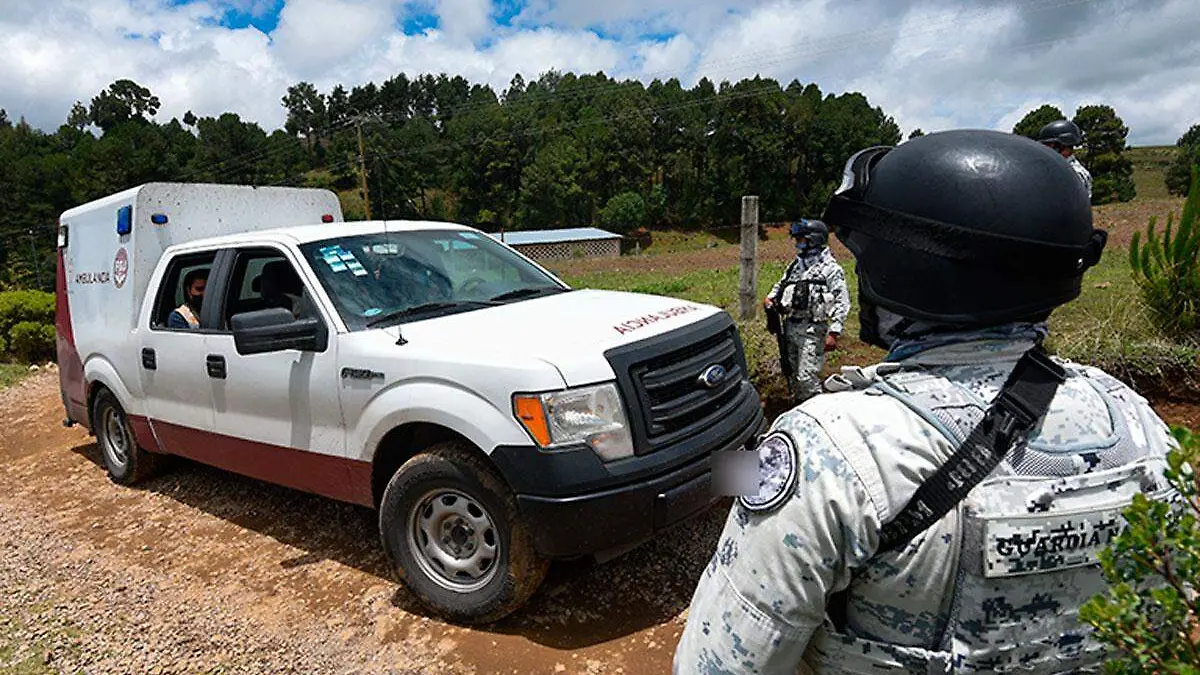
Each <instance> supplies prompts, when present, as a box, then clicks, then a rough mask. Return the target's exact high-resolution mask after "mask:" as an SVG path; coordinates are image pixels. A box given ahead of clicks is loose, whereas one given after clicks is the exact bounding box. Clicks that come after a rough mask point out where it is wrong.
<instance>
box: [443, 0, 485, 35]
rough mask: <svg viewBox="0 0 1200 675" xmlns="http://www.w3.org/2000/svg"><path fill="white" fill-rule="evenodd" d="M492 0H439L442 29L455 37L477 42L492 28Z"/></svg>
mask: <svg viewBox="0 0 1200 675" xmlns="http://www.w3.org/2000/svg"><path fill="white" fill-rule="evenodd" d="M491 9H492V3H491V0H438V6H437V14H438V18H439V19H440V20H441V29H442V31H444V32H445V33H446V35H448V36H450V37H453V38H462V39H465V40H467V41H468V42H472V43H473V42H475V41H476V40H479V39H480V38H482V37H483V36H485V35H487V33H488V29H490V28H491V25H492V23H491V17H490V16H489V14H490V13H491Z"/></svg>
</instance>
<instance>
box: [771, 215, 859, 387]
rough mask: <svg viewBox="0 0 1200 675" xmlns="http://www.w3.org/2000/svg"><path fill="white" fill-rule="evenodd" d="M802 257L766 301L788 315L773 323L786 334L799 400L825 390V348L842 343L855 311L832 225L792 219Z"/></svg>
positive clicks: (785, 350) (783, 342) (785, 362)
mask: <svg viewBox="0 0 1200 675" xmlns="http://www.w3.org/2000/svg"><path fill="white" fill-rule="evenodd" d="M790 234H791V237H792V239H793V241H795V243H796V259H795V260H793V261H792V262H791V264H789V265H788V267H787V269H786V270H784V273H783V278H781V279H780V280H779V281H778V282H776V283H775V285H774V286H773V287H772V288H771V292H770V293H768V294H767V297H766V300H764V301H763V305H764V306H765V307H766V309H767V312H768V320H769V321H770V315H771V314H772V313H774V314H776V315H778V316H779V317H781V318H782V319H783V320H782V321H780V322H778V324H779V325H778V326H776V325H775V323H774V322H771V324H772V325H771V326H770V328H771V329H772V330H773V331H774V332H777V333H778V335H779V337H780V351H781V354H780V362H781V365H782V369H783V373H784V376H785V377H787V379H788V386H789V387H790V388H791V391H792V396H793V398H795V400H796V402H797V403H800V402H803V401H805V400H807V399H809V398H811V397H813V396H815V395H817V394H819V393H821V380H820V376H821V367H822V366H823V365H824V363H825V350H827V349H829V350H832V349H836V348H837V339H838V336H839V335H840V334H841V332H842V324H843V322H845V320H846V316H847V315H848V314H849V313H850V291H849V290H848V289H847V288H846V275H845V273H844V272H842V268H841V266H840V265H838V263H837V260H835V259H834V257H833V252H831V251H830V250H829V246H828V242H829V228H827V227H826V226H825V223H823V222H821V221H819V220H800V221H798V222H795V223H792V226H791V230H790Z"/></svg>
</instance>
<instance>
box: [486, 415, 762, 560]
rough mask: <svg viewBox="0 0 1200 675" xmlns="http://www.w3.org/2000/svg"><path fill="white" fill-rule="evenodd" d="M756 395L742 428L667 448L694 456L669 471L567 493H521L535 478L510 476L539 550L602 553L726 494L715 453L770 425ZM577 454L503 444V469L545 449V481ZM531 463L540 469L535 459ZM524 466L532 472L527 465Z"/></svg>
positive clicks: (579, 457)
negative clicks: (715, 472)
mask: <svg viewBox="0 0 1200 675" xmlns="http://www.w3.org/2000/svg"><path fill="white" fill-rule="evenodd" d="M752 401H753V405H754V406H755V410H753V411H752V412H751V414H750V415H748V416H747V417H749V421H748V422H745V423H743V424H741V425H740V428H737V429H735V430H734V431H735V433H733V434H725V433H717V434H707V433H706V434H700V435H699V436H698V437H697V438H692V439H689V440H687V441H684V442H683V443H680V445H681V446H685V447H680V448H672V450H674V451H675V452H671V453H665V454H673V455H674V454H677V455H684V456H688V457H691V459H689V460H687V461H685V462H684V463H682V464H678V465H676V466H673V467H671V468H669V469H667V470H666V471H660V472H656V473H653V474H652V475H649V476H643V477H639V478H637V479H635V480H632V481H625V482H620V483H617V484H610V485H605V486H604V487H603V489H599V490H595V491H590V492H586V493H583V494H566V495H561V494H553V495H549V494H530V493H528V492H522V490H521V487H520V483H522V482H528V481H526V480H516V481H513V480H511V479H510V484H513V483H516V484H515V485H514V489H516V490H517V503H518V506H519V508H520V511H521V515H522V516H523V518H524V519H525V522H526V524H527V525H528V527H529V528H530V531H531V532H532V534H533V538H534V545H535V547H536V548H537V550H538V552H539V553H541V554H543V555H546V556H549V557H553V558H570V557H577V556H584V555H599V556H603V555H605V554H606V553H609V552H613V551H619V550H624V549H628V548H630V547H632V546H634V545H637V544H639V543H641V542H643V541H646V540H647V539H650V538H651V537H652V536H653V535H654V533H655V532H658V531H661V530H664V529H666V528H667V527H670V526H671V525H674V524H676V523H678V522H680V521H683V520H685V519H687V518H689V517H691V516H694V515H696V514H698V513H699V512H701V511H703V510H704V509H706V508H708V507H709V506H711V505H712V504H713V503H715V502H717V501H718V500H720V499H721V498H722V497H721V496H720V495H717V494H714V492H713V489H712V472H711V463H712V453H713V452H715V451H721V450H737V449H740V448H743V447H744V446H746V445H747V443H749V442H750V441H751V440H752V439H753V438H755V437H756V436H757V435H758V434H760V433H762V432H763V431H764V430H765V427H766V421H765V420H764V418H763V414H762V410H761V409H760V408H759V403H758V397H757V396H754V397H752ZM742 419H745V418H744V417H743V418H742ZM714 431H715V430H714ZM579 452H580V453H586V454H587V455H591V457H595V454H594V453H592V452H591V450H589V449H587V448H581V449H580V450H579ZM572 454H573V453H562V454H560V455H559V457H558V460H557V461H555V460H554V459H552V458H553V457H554V456H553V455H547V454H543V453H539V452H538V451H537V450H536V449H534V448H498V449H497V455H498V456H497V459H498V460H499V461H498V464H499V465H500V466H501V470H502V471H504V469H505V466H506V464H507V465H508V466H509V469H510V471H504V473H505V474H506V477H508V476H509V474H510V472H511V471H512V469H513V468H514V467H512V466H511V463H512V458H513V457H516V456H521V455H524V456H526V457H529V456H536V455H540V456H538V457H537V459H538V460H539V461H541V462H546V460H550V461H549V462H548V463H547V464H548V465H550V466H544V467H540V468H544V469H548V471H545V472H542V471H539V472H538V473H540V474H541V477H542V478H543V480H544V479H545V477H546V476H548V475H549V476H554V475H558V476H559V477H560V478H564V479H565V478H567V476H565V475H562V474H563V472H564V469H565V470H567V471H568V472H569V468H568V467H569V466H570V463H572V462H580V463H581V465H586V464H589V463H587V462H585V460H586V456H585V455H583V454H579V455H577V456H571V455H572ZM655 454H658V453H655ZM653 458H654V455H650V456H647V457H641V458H636V459H637V460H641V461H639V462H638V463H642V462H645V461H648V460H652V459H653ZM527 466H528V465H527ZM528 468H529V469H531V470H532V469H535V467H532V466H529V467H528ZM517 473H520V474H525V475H526V476H527V475H528V474H527V472H525V471H520V472H517ZM639 473H641V472H639ZM536 482H541V481H536ZM605 482H608V481H605ZM564 483H565V485H568V486H569V485H571V484H572V483H574V486H575V487H576V488H578V486H579V482H575V481H570V480H566V481H564V482H559V483H558V485H557V486H556V487H562V486H564ZM530 487H532V485H531V486H530Z"/></svg>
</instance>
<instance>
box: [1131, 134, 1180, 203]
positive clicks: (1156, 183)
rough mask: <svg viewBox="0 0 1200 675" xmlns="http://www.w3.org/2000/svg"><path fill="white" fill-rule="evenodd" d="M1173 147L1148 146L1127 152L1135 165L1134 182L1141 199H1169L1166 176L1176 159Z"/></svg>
mask: <svg viewBox="0 0 1200 675" xmlns="http://www.w3.org/2000/svg"><path fill="white" fill-rule="evenodd" d="M1175 150H1176V148H1175V146H1173V145H1147V146H1144V147H1140V148H1129V149H1128V150H1126V151H1125V154H1126V156H1127V157H1129V161H1130V162H1132V163H1133V182H1134V184H1135V185H1136V186H1137V196H1138V197H1139V198H1140V199H1158V198H1162V197H1168V196H1169V195H1168V194H1167V184H1166V182H1165V180H1164V176H1165V174H1166V171H1167V167H1168V166H1170V164H1171V162H1172V161H1173V160H1174V159H1175Z"/></svg>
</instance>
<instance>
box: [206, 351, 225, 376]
mask: <svg viewBox="0 0 1200 675" xmlns="http://www.w3.org/2000/svg"><path fill="white" fill-rule="evenodd" d="M205 365H206V366H208V376H209V377H215V378H217V379H218V380H223V379H225V357H224V356H221V355H220V354H209V355H208V358H207V359H205Z"/></svg>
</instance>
